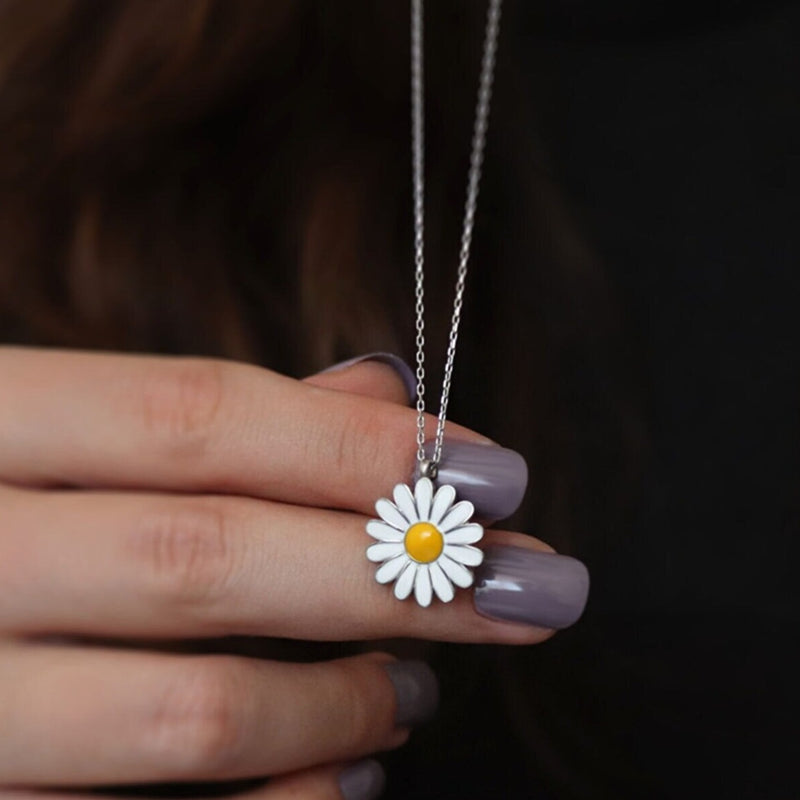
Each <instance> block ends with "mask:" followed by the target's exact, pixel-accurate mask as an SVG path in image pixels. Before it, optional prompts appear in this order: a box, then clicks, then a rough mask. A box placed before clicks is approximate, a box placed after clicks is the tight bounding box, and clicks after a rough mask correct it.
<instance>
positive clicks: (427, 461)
mask: <svg viewBox="0 0 800 800" xmlns="http://www.w3.org/2000/svg"><path fill="white" fill-rule="evenodd" d="M438 474H439V465H438V464H437V463H436V462H435V461H434V460H433V459H432V458H421V459H420V462H419V476H420V478H430V479H431V480H432V481H435V480H436V476H437V475H438Z"/></svg>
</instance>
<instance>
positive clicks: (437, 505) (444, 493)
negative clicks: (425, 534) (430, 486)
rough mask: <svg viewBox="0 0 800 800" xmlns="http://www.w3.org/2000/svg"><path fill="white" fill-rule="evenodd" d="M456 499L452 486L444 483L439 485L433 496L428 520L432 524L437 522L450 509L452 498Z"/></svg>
mask: <svg viewBox="0 0 800 800" xmlns="http://www.w3.org/2000/svg"><path fill="white" fill-rule="evenodd" d="M455 499H456V490H455V489H454V488H453V487H452V486H448V485H447V484H445V485H444V486H440V487H439V489H438V490H437V492H436V495H435V496H434V498H433V508H432V509H431V519H430V521H431V522H432V523H433V524H434V525H438V524H439V520H441V518H442V517H443V516H444V515H445V514H446V513H447V512H448V511H449V510H450V506H452V505H453V500H455Z"/></svg>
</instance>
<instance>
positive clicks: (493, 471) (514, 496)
mask: <svg viewBox="0 0 800 800" xmlns="http://www.w3.org/2000/svg"><path fill="white" fill-rule="evenodd" d="M433 444H434V443H433V442H432V441H431V442H426V443H425V454H426V455H427V456H428V458H430V457H431V456H432V455H433ZM436 483H437V484H438V485H440V486H441V485H442V484H445V483H449V484H450V485H451V486H452V487H453V488H454V489H455V490H456V492H457V493H458V497H459V499H460V500H469V501H470V502H471V503H472V504H473V505H474V506H475V509H476V511H477V512H478V516H480V517H482V518H484V519H487V520H492V521H494V520H498V519H505V518H506V517H508V516H511V514H513V513H514V512H515V511H516V510H517V509H518V508H519V504H520V503H521V502H522V498H523V496H524V494H525V489H526V487H527V486H528V465H527V464H526V463H525V459H524V458H523V457H522V456H521V455H520V454H519V453H517V452H516V451H515V450H508V449H506V448H505V447H498V446H497V445H494V444H478V443H475V442H464V441H459V440H452V439H446V440H445V443H444V447H443V449H442V458H441V461H440V462H439V474H438V476H437V478H436Z"/></svg>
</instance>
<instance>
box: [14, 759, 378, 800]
mask: <svg viewBox="0 0 800 800" xmlns="http://www.w3.org/2000/svg"><path fill="white" fill-rule="evenodd" d="M385 780H386V779H385V775H384V771H383V768H382V767H381V765H380V764H379V763H378V762H377V761H375V760H374V759H371V758H370V759H365V760H363V761H359V762H356V763H355V764H350V765H345V764H329V765H326V766H324V767H314V768H311V769H304V770H300V771H298V772H293V773H291V774H289V775H281V776H280V777H278V778H274V779H272V780H271V781H269V783H268V784H266V785H263V784H262V785H260V786H258V787H256V788H255V789H250V790H248V791H244V792H241V791H237V792H236V794H235V798H236V800H375V798H377V797H379V796H380V794H381V792H382V791H383V787H384V785H385ZM119 796H120V795H114V794H113V793H108V794H100V793H98V792H97V791H93V792H92V793H90V794H80V793H78V792H70V793H69V794H68V795H64V798H65V800H117V798H119ZM181 796H182V797H187V800H192V798H190V797H188V796H186V795H184V794H183V793H181ZM215 796H221V797H225V795H215ZM57 797H58V795H55V794H53V792H52V791H36V790H25V789H11V790H3V789H0V800H54V798H57ZM136 797H140V798H146V795H143V794H141V793H140V792H138V791H137V792H136ZM161 797H163V795H154V796H153V800H155V798H161ZM200 797H206V796H202V795H201V796H200ZM200 797H197V798H194V800H200Z"/></svg>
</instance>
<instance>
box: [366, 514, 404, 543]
mask: <svg viewBox="0 0 800 800" xmlns="http://www.w3.org/2000/svg"><path fill="white" fill-rule="evenodd" d="M367 533H368V534H369V535H370V536H371V537H372V538H373V539H377V540H378V541H379V542H402V541H403V537H404V536H405V535H406V534H405V532H404V531H399V530H397V528H393V527H392V526H391V525H387V524H386V523H385V522H381V521H380V520H379V519H371V520H370V521H369V522H368V523H367Z"/></svg>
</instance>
